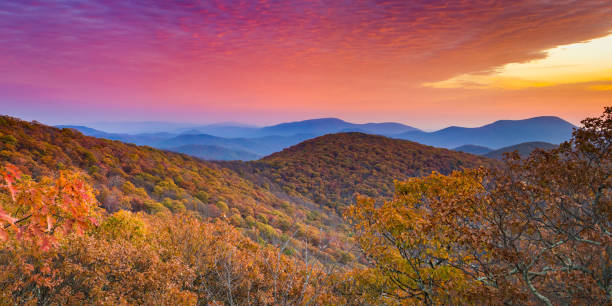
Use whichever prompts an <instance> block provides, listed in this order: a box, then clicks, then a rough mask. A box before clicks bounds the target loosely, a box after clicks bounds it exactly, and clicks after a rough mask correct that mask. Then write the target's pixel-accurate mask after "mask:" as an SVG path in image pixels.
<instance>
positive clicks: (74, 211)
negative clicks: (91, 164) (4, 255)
mask: <svg viewBox="0 0 612 306" xmlns="http://www.w3.org/2000/svg"><path fill="white" fill-rule="evenodd" d="M20 177H21V173H20V171H19V170H18V169H17V168H16V167H15V166H13V165H10V164H9V165H6V166H5V170H4V171H3V172H2V178H3V179H4V181H5V185H4V187H5V188H7V189H8V190H9V193H10V194H11V199H12V200H13V201H12V203H7V204H6V205H5V207H4V208H3V207H0V240H3V241H6V240H7V239H9V236H10V235H9V234H10V232H9V231H8V230H9V229H10V231H12V232H14V233H15V237H14V238H15V239H17V240H18V241H20V242H23V243H32V244H34V245H36V246H38V248H39V249H40V250H41V251H42V252H47V251H49V250H51V249H52V248H53V247H54V246H55V244H56V243H57V239H56V235H58V234H60V235H66V234H69V233H71V232H76V233H77V234H79V235H81V234H82V233H83V232H84V230H86V229H87V228H89V227H90V226H91V225H92V224H94V225H95V224H97V221H96V218H95V211H94V209H95V208H96V207H97V203H96V201H95V197H94V196H93V191H92V189H91V187H89V185H87V184H86V183H85V182H84V181H83V179H82V178H81V177H80V176H79V175H78V174H76V173H72V172H62V173H60V176H59V178H57V179H56V180H52V179H49V178H42V179H41V180H40V182H33V181H32V180H31V179H29V178H27V177H26V178H25V179H20ZM7 209H8V211H14V212H15V213H14V214H15V215H11V214H9V213H8V212H7ZM9 226H10V228H9Z"/></svg>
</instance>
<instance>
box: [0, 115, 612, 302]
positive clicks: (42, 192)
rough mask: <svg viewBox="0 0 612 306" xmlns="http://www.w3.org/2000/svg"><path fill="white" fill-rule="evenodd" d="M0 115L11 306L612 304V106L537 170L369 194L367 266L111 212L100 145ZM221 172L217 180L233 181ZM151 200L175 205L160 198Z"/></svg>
mask: <svg viewBox="0 0 612 306" xmlns="http://www.w3.org/2000/svg"><path fill="white" fill-rule="evenodd" d="M2 119H3V121H2V122H1V123H2V127H3V129H2V135H0V141H1V142H2V150H1V151H0V153H1V154H2V156H3V158H4V159H10V160H11V162H12V163H15V164H17V166H14V165H13V164H12V163H7V162H5V161H3V163H2V165H0V304H3V305H4V304H7V305H33V304H38V305H55V304H60V305H64V304H66V305H84V304H91V305H100V304H122V305H126V304H164V305H165V304H172V305H210V304H212V305H219V304H226V305H243V304H247V305H250V304H253V305H264V304H265V305H270V304H274V305H297V304H313V305H364V304H367V305H380V304H384V305H464V304H467V305H473V304H478V305H480V304H492V305H517V304H518V305H534V304H544V305H582V304H592V305H609V304H610V303H611V302H612V300H611V297H612V286H611V285H610V284H612V273H610V271H612V266H611V263H610V258H612V253H611V250H612V247H611V246H612V235H611V234H610V233H612V221H611V220H612V208H611V207H612V176H611V173H612V155H611V153H612V150H611V149H612V107H611V108H606V110H605V112H604V114H603V115H602V116H600V117H598V118H588V119H586V120H584V121H583V122H582V124H583V126H582V127H581V128H579V129H577V130H576V131H575V132H574V133H573V137H572V139H571V140H570V141H569V142H566V143H563V144H561V145H560V146H559V147H558V148H555V149H553V150H549V151H544V150H537V151H534V152H533V153H532V154H531V155H530V156H529V157H527V158H525V159H521V158H520V156H518V154H515V155H513V156H511V157H510V158H509V159H507V160H505V161H504V162H503V163H501V164H498V163H496V164H495V167H491V168H489V169H487V168H479V169H463V170H457V171H453V172H452V173H450V174H448V175H444V174H440V173H432V174H430V175H428V176H423V177H412V178H409V179H407V180H405V181H396V183H395V185H396V188H395V189H396V190H395V193H394V197H393V199H391V200H388V201H385V202H384V203H380V202H378V201H376V199H375V198H368V197H363V196H360V197H358V199H357V201H356V203H355V205H353V206H350V207H349V208H348V209H347V210H346V211H345V217H346V219H347V221H348V222H349V223H350V225H351V228H352V230H353V231H354V236H355V237H356V240H357V242H358V244H359V246H360V248H361V251H362V252H363V253H365V255H366V256H367V258H368V260H369V261H368V262H367V263H366V264H365V265H356V264H354V265H352V266H345V267H344V268H343V269H336V268H334V266H332V265H325V264H322V263H321V261H318V260H314V258H313V257H312V253H311V250H313V248H308V247H305V248H302V249H301V250H299V252H298V254H297V255H296V254H294V253H293V252H289V251H287V250H288V247H289V246H290V244H291V243H290V242H291V241H289V240H285V241H286V242H287V243H280V244H269V243H264V242H263V241H260V240H257V241H255V240H254V239H250V238H253V237H250V233H252V232H249V230H248V229H246V228H244V229H238V228H237V226H236V225H234V223H233V222H234V220H233V219H231V220H230V219H228V218H210V217H209V218H205V217H202V215H201V214H200V213H201V212H200V213H198V212H197V211H190V210H183V209H179V210H175V212H174V213H172V209H169V208H164V209H161V210H160V211H158V212H157V213H152V214H146V213H144V212H137V213H131V212H127V211H123V210H120V211H117V212H114V213H112V214H111V213H109V212H108V211H104V210H103V209H101V208H100V204H102V203H98V199H100V200H102V199H105V198H104V197H101V196H100V194H98V195H96V193H97V192H99V190H101V189H100V187H99V186H98V187H96V186H95V185H100V184H102V183H101V182H102V180H101V179H100V178H96V177H95V174H96V173H95V172H94V173H92V174H88V173H85V172H83V171H82V170H81V169H83V167H81V166H78V165H80V164H79V162H80V163H82V162H83V160H81V159H78V158H77V156H80V155H78V154H75V153H73V152H80V153H82V151H80V150H77V149H79V147H78V146H75V143H76V144H81V143H88V142H87V141H91V142H93V143H96V141H99V140H96V139H91V138H87V137H84V136H82V135H81V136H79V135H76V136H75V135H71V136H70V137H66V136H64V137H62V133H66V132H65V131H59V130H55V129H49V128H48V127H44V126H41V125H38V124H28V123H25V122H21V121H17V120H15V119H12V118H6V117H2ZM7 122H8V125H9V126H10V127H11V128H12V130H11V129H7V128H5V126H6V125H7ZM21 133H25V136H24V135H22V134H21ZM14 135H15V136H14ZM27 135H35V136H36V137H34V138H32V137H28V136H27ZM46 136H54V137H56V138H54V139H51V138H47V137H46ZM341 136H345V137H346V135H341ZM59 137H62V138H59ZM34 140H36V141H38V143H37V142H35V141H34ZM18 141H21V142H22V143H21V144H19V143H18ZM56 141H59V142H60V143H61V144H62V146H60V145H55V142H56ZM71 141H73V142H75V143H71ZM104 144H105V145H107V146H108V147H111V148H115V149H122V150H127V151H130V149H129V148H126V147H122V146H123V145H122V144H117V143H113V142H104ZM343 144H345V145H346V143H343ZM81 147H82V148H87V150H90V151H95V152H96V153H91V154H92V155H94V157H97V155H96V154H97V153H100V150H99V149H98V148H94V147H92V146H91V145H90V144H87V145H83V146H81ZM418 148H421V149H422V147H418ZM136 149H137V150H141V149H144V150H150V149H147V148H136ZM353 150H355V148H353ZM357 151H359V150H357ZM153 152H155V154H154V155H153V156H158V155H156V154H160V156H158V157H159V158H161V159H162V160H163V161H164V162H163V163H160V164H162V165H164V164H167V165H171V164H172V162H171V161H173V159H172V158H181V159H180V161H181V162H185V163H186V164H191V162H193V163H194V164H193V167H194V168H198V167H205V168H207V169H210V171H211V172H215V171H218V172H220V173H225V174H224V175H223V176H232V175H235V174H231V172H224V171H229V170H227V169H226V170H223V169H219V168H216V167H215V166H213V165H211V164H208V163H202V164H201V166H195V165H196V164H195V162H198V161H197V160H193V161H192V160H191V159H188V158H187V159H185V157H183V156H181V155H178V154H175V155H167V156H166V155H164V154H165V153H163V152H159V151H155V150H153ZM131 153H133V154H136V153H135V152H134V151H131ZM434 153H435V152H434ZM438 153H440V152H438ZM62 154H64V155H62ZM48 155H51V156H52V157H56V158H58V160H59V158H62V159H61V162H62V165H57V164H55V165H54V166H49V165H47V159H44V157H45V156H48ZM83 155H84V158H85V160H91V158H92V157H91V156H89V154H87V153H84V154H83ZM108 158H110V157H108ZM70 161H71V162H72V164H69V163H68V162H70ZM485 161H486V160H485ZM38 163H41V164H40V165H39V164H38ZM130 163H132V164H135V162H133V161H130ZM110 164H111V163H110V162H98V163H95V165H97V166H98V167H100V166H107V167H108V165H110ZM154 164H155V163H154ZM134 167H135V166H134ZM64 168H68V169H64ZM105 171H108V170H105ZM160 171H161V170H160ZM183 171H187V170H185V169H183ZM191 171H193V170H191ZM202 171H203V170H202ZM124 172H125V170H124ZM104 173H106V172H104ZM32 176H34V178H33V177H32ZM223 176H222V177H221V178H218V180H219V181H222V182H226V181H225V180H227V179H228V178H223ZM128 178H129V177H128ZM239 180H240V179H238V180H236V181H235V182H239ZM90 184H94V186H93V187H92V186H90ZM132 184H133V185H135V183H132ZM243 184H244V186H251V187H249V188H250V189H252V190H250V191H249V190H242V191H241V190H239V189H236V190H235V192H236V193H239V194H240V196H241V197H247V196H248V195H249V194H252V193H253V192H254V191H253V190H255V191H258V190H260V189H258V188H257V187H253V186H252V184H250V183H248V182H243ZM176 185H177V186H178V185H179V183H177V184H176ZM135 186H136V185H135ZM107 188H109V187H107ZM181 188H182V187H181ZM215 188H217V187H215ZM183 189H184V190H186V191H185V192H187V191H188V190H189V189H187V188H183ZM270 189H271V190H273V188H270ZM214 190H216V189H214V188H213V189H210V190H209V191H211V195H209V197H213V196H216V194H215V195H213V193H212V191H214ZM145 192H147V189H145ZM215 192H217V191H215ZM218 192H221V191H218ZM187 193H188V192H187ZM262 194H264V195H267V196H268V197H271V198H274V195H272V193H267V192H266V191H262ZM127 195H130V193H127ZM141 196H144V195H141ZM147 196H148V197H149V198H150V200H151V201H154V202H156V203H158V204H159V205H163V204H161V203H160V202H158V201H157V197H158V196H157V195H156V194H155V188H153V191H151V194H149V193H147ZM262 199H263V198H262ZM129 203H131V201H130V202H129ZM106 206H107V207H106V208H107V209H109V210H112V207H108V205H106ZM219 206H223V205H219ZM145 207H148V206H145ZM164 207H165V206H164ZM171 207H172V206H171ZM132 209H134V206H132ZM144 210H147V209H144ZM151 212H153V211H151ZM250 229H252V228H250ZM325 243H333V241H327V242H325ZM318 245H320V244H318ZM292 254H293V255H292Z"/></svg>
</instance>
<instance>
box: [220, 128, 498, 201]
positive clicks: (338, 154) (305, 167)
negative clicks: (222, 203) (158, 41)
mask: <svg viewBox="0 0 612 306" xmlns="http://www.w3.org/2000/svg"><path fill="white" fill-rule="evenodd" d="M491 163H494V162H493V161H491V160H489V159H487V158H484V157H478V156H475V155H471V154H466V153H461V152H455V151H451V150H446V149H438V148H433V147H429V146H425V145H421V144H418V143H415V142H411V141H406V140H398V139H391V138H387V137H384V136H376V135H368V134H363V133H338V134H330V135H325V136H321V137H317V138H314V139H311V140H307V141H304V142H302V143H300V144H298V145H295V146H293V147H290V148H287V149H285V150H283V151H281V152H278V153H275V154H272V155H270V156H267V157H264V158H263V159H261V160H258V161H252V162H247V163H239V162H232V163H226V165H229V166H230V167H232V168H233V169H235V170H236V171H237V172H238V173H241V174H242V175H243V176H245V177H249V178H251V179H252V180H254V181H255V182H260V184H267V182H271V183H273V184H276V185H278V186H281V187H282V189H283V191H285V192H286V193H288V194H292V195H296V196H305V197H307V198H308V199H310V200H312V201H314V202H315V203H318V204H321V205H324V206H326V207H329V208H331V209H334V210H338V211H340V210H341V208H342V207H345V206H347V205H350V204H351V203H353V200H354V194H355V193H359V194H362V195H367V196H370V197H376V198H379V197H382V198H390V197H391V196H392V195H393V192H394V180H405V179H407V178H409V177H415V176H423V175H428V174H430V173H431V172H432V171H437V172H440V173H450V172H451V171H453V170H460V169H462V168H474V167H479V166H486V165H490V164H491Z"/></svg>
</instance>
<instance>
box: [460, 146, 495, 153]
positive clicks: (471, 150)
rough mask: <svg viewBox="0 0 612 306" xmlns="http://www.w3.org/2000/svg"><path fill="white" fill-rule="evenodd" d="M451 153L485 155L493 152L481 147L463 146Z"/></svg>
mask: <svg viewBox="0 0 612 306" xmlns="http://www.w3.org/2000/svg"><path fill="white" fill-rule="evenodd" d="M453 151H459V152H463V153H470V154H474V155H485V154H487V153H489V152H491V151H493V150H491V149H489V148H487V147H483V146H475V145H464V146H460V147H456V148H454V149H453Z"/></svg>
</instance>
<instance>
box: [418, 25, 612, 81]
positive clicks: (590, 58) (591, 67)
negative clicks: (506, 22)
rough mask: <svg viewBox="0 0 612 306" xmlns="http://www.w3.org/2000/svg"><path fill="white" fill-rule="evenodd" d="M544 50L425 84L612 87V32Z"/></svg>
mask: <svg viewBox="0 0 612 306" xmlns="http://www.w3.org/2000/svg"><path fill="white" fill-rule="evenodd" d="M544 53H545V54H546V57H545V58H542V59H537V60H532V61H529V62H525V63H510V64H507V65H504V66H502V67H501V68H499V69H496V70H495V71H493V72H491V73H481V74H462V75H459V76H456V77H453V78H451V79H448V80H444V81H441V82H435V83H426V84H425V86H428V87H433V88H472V89H474V88H476V89H478V88H482V89H510V90H512V89H523V88H531V87H546V86H555V85H564V84H580V83H586V84H587V85H586V87H587V88H589V89H591V90H612V35H608V36H605V37H602V38H598V39H593V40H591V41H587V42H581V43H575V44H570V45H563V46H558V47H556V48H553V49H549V50H546V51H545V52H544Z"/></svg>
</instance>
